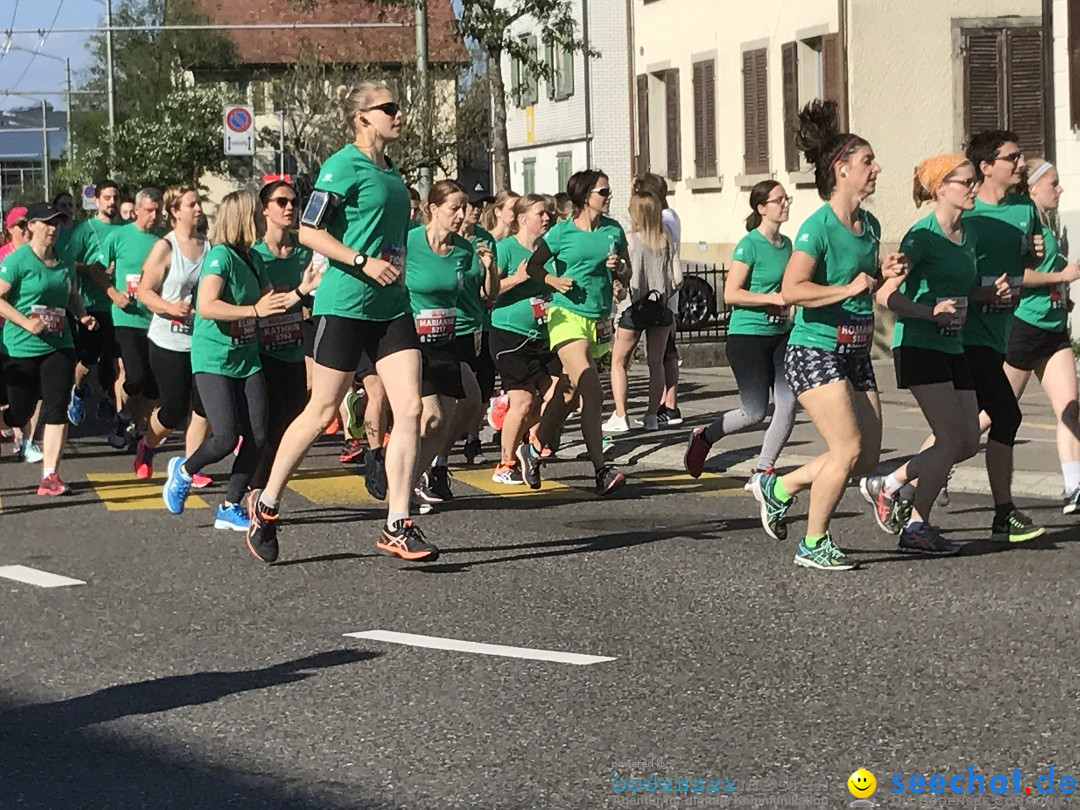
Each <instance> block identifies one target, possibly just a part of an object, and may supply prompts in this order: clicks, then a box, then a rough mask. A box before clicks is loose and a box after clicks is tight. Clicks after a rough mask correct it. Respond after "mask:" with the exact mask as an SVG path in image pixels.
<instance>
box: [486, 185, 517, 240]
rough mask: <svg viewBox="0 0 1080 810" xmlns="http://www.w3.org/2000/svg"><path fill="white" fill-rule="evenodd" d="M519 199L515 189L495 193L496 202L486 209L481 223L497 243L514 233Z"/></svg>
mask: <svg viewBox="0 0 1080 810" xmlns="http://www.w3.org/2000/svg"><path fill="white" fill-rule="evenodd" d="M519 199H520V197H519V196H518V194H517V192H515V191H510V190H504V191H500V192H499V193H498V194H496V195H495V202H493V203H492V204H491V205H489V206H488V207H487V208H485V209H484V213H483V214H482V215H481V217H480V224H481V225H483V226H484V230H486V231H487V232H488V233H490V234H491V238H492V239H494V240H495V243H496V244H498V243H499V242H501V241H502V240H503V239H506V238H508V237H509V236H511V235H512V234H513V233H514V223H515V222H517V215H516V214H515V213H514V211H515V209H516V206H517V201H518V200H519Z"/></svg>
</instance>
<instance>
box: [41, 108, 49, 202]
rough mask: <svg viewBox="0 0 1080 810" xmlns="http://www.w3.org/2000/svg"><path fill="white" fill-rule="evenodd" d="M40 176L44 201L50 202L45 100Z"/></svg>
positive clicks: (47, 125) (42, 118)
mask: <svg viewBox="0 0 1080 810" xmlns="http://www.w3.org/2000/svg"><path fill="white" fill-rule="evenodd" d="M41 176H42V179H43V180H44V182H45V199H46V200H50V201H51V200H52V173H51V171H50V166H49V113H48V108H47V107H46V105H45V99H42V100H41Z"/></svg>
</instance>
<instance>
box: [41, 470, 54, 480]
mask: <svg viewBox="0 0 1080 810" xmlns="http://www.w3.org/2000/svg"><path fill="white" fill-rule="evenodd" d="M55 472H56V467H42V468H41V477H42V478H48V477H49V476H50V475H52V474H53V473H55Z"/></svg>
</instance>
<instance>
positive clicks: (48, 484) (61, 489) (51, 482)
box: [37, 473, 71, 497]
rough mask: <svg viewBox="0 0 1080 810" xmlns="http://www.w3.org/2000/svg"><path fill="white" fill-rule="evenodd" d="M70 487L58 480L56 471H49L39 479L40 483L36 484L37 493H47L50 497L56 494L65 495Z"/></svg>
mask: <svg viewBox="0 0 1080 810" xmlns="http://www.w3.org/2000/svg"><path fill="white" fill-rule="evenodd" d="M70 491H71V489H70V488H69V487H68V485H67V484H65V483H64V482H63V481H61V480H60V476H59V475H57V474H56V473H49V474H48V475H46V476H45V477H44V478H42V479H41V483H40V484H38V488H37V494H38V495H48V496H50V497H53V496H56V495H67V494H68V493H69V492H70Z"/></svg>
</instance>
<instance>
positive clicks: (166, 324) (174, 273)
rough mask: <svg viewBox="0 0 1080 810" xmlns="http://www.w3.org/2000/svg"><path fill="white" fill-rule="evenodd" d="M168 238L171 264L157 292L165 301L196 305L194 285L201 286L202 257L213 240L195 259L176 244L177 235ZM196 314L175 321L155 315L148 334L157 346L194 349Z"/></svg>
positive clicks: (185, 350) (175, 349) (182, 350)
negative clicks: (192, 330) (193, 336)
mask: <svg viewBox="0 0 1080 810" xmlns="http://www.w3.org/2000/svg"><path fill="white" fill-rule="evenodd" d="M165 240H166V241H167V242H168V243H169V247H171V248H172V263H171V264H170V265H169V269H168V270H167V271H166V272H165V281H164V282H162V284H161V290H160V291H159V293H158V295H160V296H161V297H162V299H164V300H165V301H169V302H172V301H187V302H189V303H192V304H194V299H195V288H196V287H198V286H199V274H200V273H201V272H202V263H203V259H204V258H205V257H206V254H207V253H209V252H210V243H209V242H207V241H204V242H203V252H202V255H201V256H199V258H197V259H195V260H194V261H192V260H191V259H189V258H188V257H187V256H185V255H184V254H183V252H182V251H181V250H180V247H179V246H178V245H177V244H176V236H175V235H173V234H172V233H169V234H166V236H165ZM194 320H195V313H194V312H193V313H192V316H191V318H190V319H189V320H187V321H174V320H172V319H171V318H169V317H167V316H166V317H162V316H161V315H154V316H153V318H151V319H150V330H149V331H148V332H147V337H148V338H149V339H150V340H151V341H152V342H153V343H154V345H156V346H158V347H160V348H162V349H169V350H170V351H174V352H190V351H191V327H192V324H193V323H194Z"/></svg>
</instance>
